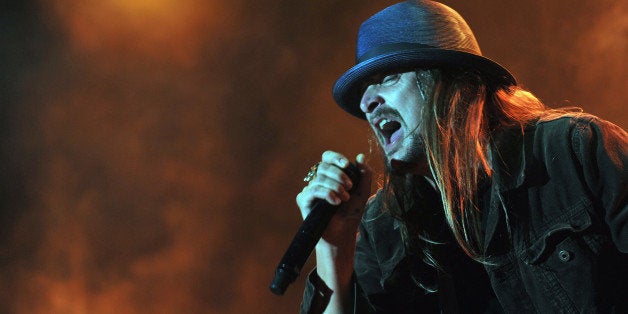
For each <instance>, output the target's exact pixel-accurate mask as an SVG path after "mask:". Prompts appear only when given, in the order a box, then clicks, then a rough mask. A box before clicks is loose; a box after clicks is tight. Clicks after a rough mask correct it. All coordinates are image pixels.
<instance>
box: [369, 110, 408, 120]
mask: <svg viewBox="0 0 628 314" xmlns="http://www.w3.org/2000/svg"><path fill="white" fill-rule="evenodd" d="M382 117H386V118H394V119H395V120H397V121H402V120H403V119H402V117H401V114H400V113H399V111H397V110H395V109H393V108H391V107H380V108H379V109H377V110H376V111H375V113H374V114H373V115H371V117H370V121H371V122H373V121H376V120H377V119H379V118H382Z"/></svg>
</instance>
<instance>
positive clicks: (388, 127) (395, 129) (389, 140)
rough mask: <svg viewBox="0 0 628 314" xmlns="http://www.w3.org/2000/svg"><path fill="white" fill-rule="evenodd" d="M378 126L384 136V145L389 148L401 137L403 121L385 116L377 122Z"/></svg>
mask: <svg viewBox="0 0 628 314" xmlns="http://www.w3.org/2000/svg"><path fill="white" fill-rule="evenodd" d="M377 128H378V130H379V132H380V134H381V135H382V137H383V138H384V146H385V147H386V148H387V150H388V148H389V147H390V146H391V145H392V144H394V143H395V142H397V140H399V138H400V137H401V133H402V132H401V123H399V122H398V121H395V120H389V119H387V118H383V119H381V120H379V121H378V122H377Z"/></svg>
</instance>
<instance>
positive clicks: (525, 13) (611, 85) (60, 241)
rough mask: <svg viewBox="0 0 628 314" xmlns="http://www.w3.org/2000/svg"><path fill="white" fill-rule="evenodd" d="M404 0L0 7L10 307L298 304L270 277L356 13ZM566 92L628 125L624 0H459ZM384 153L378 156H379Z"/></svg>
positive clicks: (2, 194)
mask: <svg viewBox="0 0 628 314" xmlns="http://www.w3.org/2000/svg"><path fill="white" fill-rule="evenodd" d="M392 3H394V1H380V2H379V3H375V4H373V3H370V2H369V4H366V2H365V1H357V0H351V1H331V0H322V1H278V0H275V1H242V0H230V1H227V0H210V1H207V0H178V1H175V0H152V1H149V0H138V1H126V0H103V1H79V0H57V1H52V0H41V1H33V0H31V1H15V2H14V3H11V2H5V3H4V4H2V6H3V8H2V10H1V12H0V23H1V24H0V32H1V38H0V40H1V42H0V50H1V51H0V55H1V56H2V58H1V59H0V70H1V71H0V73H1V75H0V77H1V78H0V80H1V82H2V83H1V86H2V106H1V114H0V118H1V123H2V124H1V127H0V132H2V133H1V134H0V135H1V136H0V143H1V147H0V148H1V150H0V154H1V156H2V163H1V166H0V167H1V171H2V179H1V180H2V190H1V191H0V198H1V199H0V201H1V205H2V208H1V210H0V313H68V314H75V313H123V314H127V313H294V312H296V311H297V310H298V305H299V302H300V297H301V293H302V289H303V279H304V277H305V273H306V272H307V271H309V269H311V267H312V261H310V262H309V263H308V264H307V265H306V267H305V269H304V273H303V274H302V275H301V276H300V277H299V279H298V280H297V282H296V283H294V284H293V285H291V286H290V287H289V289H288V291H287V292H286V295H284V296H282V297H278V296H275V295H273V294H271V293H270V291H269V290H268V284H269V283H270V280H271V279H272V276H273V273H274V270H275V267H276V266H277V262H278V261H279V259H280V258H281V256H282V254H283V253H284V250H285V248H286V247H287V245H288V243H289V242H290V240H291V239H292V236H293V235H294V233H295V231H296V229H297V228H298V226H299V225H300V222H301V218H300V215H299V213H298V210H297V208H296V205H295V203H294V197H295V195H296V194H297V193H298V191H299V190H300V189H301V187H302V186H303V182H302V180H301V179H302V177H303V175H304V174H305V172H306V170H307V169H308V167H309V166H310V165H311V164H312V163H314V162H315V161H317V160H318V159H319V156H320V153H321V152H322V151H324V150H326V149H334V150H338V151H341V152H344V153H346V154H348V155H355V154H356V153H358V152H368V151H369V144H368V141H367V138H366V136H365V135H364V133H365V130H366V129H367V126H366V125H364V124H363V123H362V122H361V121H356V120H355V119H353V118H351V117H350V116H349V115H347V114H344V113H343V112H342V111H341V110H340V109H338V108H337V107H336V106H335V105H334V103H333V100H332V98H331V93H330V90H331V86H332V84H333V82H334V81H335V79H336V78H337V77H338V75H339V74H341V73H342V72H343V71H344V70H345V69H346V68H347V67H348V66H350V65H351V64H352V62H353V53H354V52H353V49H354V38H355V32H356V30H357V27H358V25H359V22H360V21H362V20H363V19H365V18H366V17H368V16H369V15H371V14H372V13H374V12H376V11H378V10H379V9H381V8H383V7H384V6H386V5H388V4H392ZM445 3H448V4H449V5H451V6H452V7H454V8H455V9H457V10H458V11H459V12H460V13H461V14H462V15H463V16H465V18H467V20H468V22H469V24H470V25H471V27H472V28H473V29H474V31H475V32H476V36H477V38H478V40H479V42H480V44H481V46H482V49H483V52H484V54H485V55H487V56H489V57H491V58H493V59H495V60H498V61H499V62H500V63H501V64H503V65H504V66H506V67H507V68H509V69H510V70H511V71H512V72H513V73H514V74H515V76H516V77H517V78H518V80H519V81H520V82H522V83H523V85H524V86H525V87H527V88H529V89H530V90H532V91H534V92H535V93H536V94H537V95H538V96H539V97H540V98H541V99H543V100H544V101H545V102H546V103H547V104H549V105H550V106H563V105H573V106H580V107H582V108H584V109H585V110H586V111H588V112H591V113H593V114H596V115H598V116H601V117H602V118H606V119H609V120H611V121H614V122H615V123H616V124H618V125H620V126H622V127H624V128H626V126H628V115H627V114H626V110H625V99H624V98H625V88H626V82H627V77H626V55H628V53H627V51H626V50H627V46H626V40H627V38H628V36H627V30H628V18H627V16H628V10H627V4H626V2H624V1H611V0H605V1H604V0H603V1H599V0H595V1H593V0H584V1H571V0H560V1H541V0H523V1H517V2H503V1H497V0H493V1H457V2H456V1H445ZM371 158H372V160H373V162H376V160H377V158H376V157H375V156H372V157H371Z"/></svg>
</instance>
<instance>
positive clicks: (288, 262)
mask: <svg viewBox="0 0 628 314" xmlns="http://www.w3.org/2000/svg"><path fill="white" fill-rule="evenodd" d="M344 172H345V173H346V174H347V175H348V176H349V178H350V179H351V181H352V182H353V186H354V187H356V186H358V184H359V183H360V169H359V168H358V166H357V165H356V164H355V163H350V164H349V166H348V167H347V168H346V169H344ZM338 207H339V206H338V205H331V204H329V203H328V202H327V201H325V200H322V199H316V200H314V204H313V206H312V210H311V211H310V213H309V214H308V215H307V217H306V218H305V220H304V221H303V224H302V225H301V227H300V228H299V230H298V231H297V234H296V235H295V236H294V239H292V243H290V246H289V247H288V249H287V250H286V253H285V254H284V256H283V258H282V259H281V261H280V262H279V265H278V266H277V270H276V271H275V277H274V278H273V281H272V282H271V284H270V291H272V292H273V293H274V294H276V295H283V294H284V292H285V291H286V289H287V288H288V285H290V284H291V283H293V282H294V281H295V280H296V279H297V277H298V276H299V273H300V272H301V268H303V265H305V262H306V261H307V259H308V257H310V255H311V254H312V251H313V250H314V247H315V246H316V243H318V240H320V238H321V236H322V235H323V232H324V231H325V229H326V228H327V225H328V224H329V221H330V220H331V218H332V217H333V216H334V214H336V211H337V210H338Z"/></svg>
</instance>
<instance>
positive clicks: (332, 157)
mask: <svg viewBox="0 0 628 314" xmlns="http://www.w3.org/2000/svg"><path fill="white" fill-rule="evenodd" d="M322 157H323V158H322V162H326V163H329V164H332V165H335V166H337V167H340V168H346V167H347V166H348V165H349V159H347V157H345V156H344V155H342V154H340V153H337V152H334V151H331V150H328V151H325V152H324V153H323V156H322Z"/></svg>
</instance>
